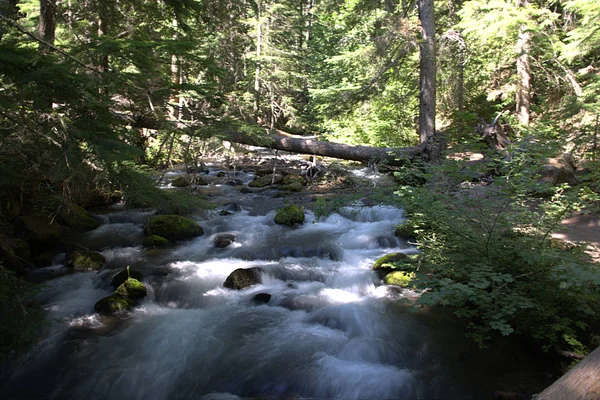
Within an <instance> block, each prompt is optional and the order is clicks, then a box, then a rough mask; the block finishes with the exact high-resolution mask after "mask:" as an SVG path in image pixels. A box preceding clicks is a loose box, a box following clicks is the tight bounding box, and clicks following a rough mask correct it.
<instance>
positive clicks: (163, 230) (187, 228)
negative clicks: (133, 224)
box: [144, 215, 204, 240]
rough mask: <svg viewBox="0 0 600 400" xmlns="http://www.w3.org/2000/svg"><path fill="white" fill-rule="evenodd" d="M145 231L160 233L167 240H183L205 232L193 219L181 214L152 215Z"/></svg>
mask: <svg viewBox="0 0 600 400" xmlns="http://www.w3.org/2000/svg"><path fill="white" fill-rule="evenodd" d="M144 233H145V234H146V235H147V236H151V235H158V236H162V237H163V238H165V239H167V240H181V239H189V238H192V237H196V236H200V235H202V234H204V230H203V229H202V228H201V227H200V226H199V225H198V224H197V223H196V222H195V221H193V220H191V219H189V218H185V217H181V216H179V215H158V216H156V217H152V218H151V219H150V221H149V222H148V224H147V225H146V227H145V228H144Z"/></svg>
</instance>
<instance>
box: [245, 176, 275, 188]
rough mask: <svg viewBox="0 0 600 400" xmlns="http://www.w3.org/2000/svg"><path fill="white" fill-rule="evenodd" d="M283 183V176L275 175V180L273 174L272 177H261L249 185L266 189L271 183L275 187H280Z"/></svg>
mask: <svg viewBox="0 0 600 400" xmlns="http://www.w3.org/2000/svg"><path fill="white" fill-rule="evenodd" d="M281 182H283V176H281V175H278V174H275V179H273V175H272V174H271V175H265V176H261V177H260V178H257V179H255V180H253V181H252V182H250V183H249V184H248V186H250V187H265V186H270V185H271V183H273V184H274V185H278V184H280V183H281Z"/></svg>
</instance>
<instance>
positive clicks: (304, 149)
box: [223, 130, 421, 166]
mask: <svg viewBox="0 0 600 400" xmlns="http://www.w3.org/2000/svg"><path fill="white" fill-rule="evenodd" d="M223 137H224V138H226V140H229V141H231V142H235V143H240V144H245V145H250V146H259V147H266V148H270V149H274V150H283V151H289V152H292V153H300V154H313V155H318V156H324V157H333V158H339V159H342V160H352V161H361V162H367V163H368V162H376V163H382V164H387V165H392V166H398V165H404V164H406V162H408V161H410V160H411V159H413V158H415V157H416V156H417V155H419V154H420V153H421V148H420V147H403V148H390V147H369V146H351V145H347V144H341V143H331V142H323V141H319V140H313V139H303V138H299V137H291V136H286V135H281V134H279V133H276V132H274V131H270V132H269V133H267V134H266V135H264V136H263V135H248V134H245V133H242V132H239V131H233V130H229V131H226V132H224V133H223Z"/></svg>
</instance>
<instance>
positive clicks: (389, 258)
mask: <svg viewBox="0 0 600 400" xmlns="http://www.w3.org/2000/svg"><path fill="white" fill-rule="evenodd" d="M405 262H406V263H412V262H413V261H412V260H411V258H410V257H409V256H407V255H406V254H404V253H390V254H386V255H385V256H383V257H380V258H379V259H377V261H375V264H373V269H375V270H376V269H382V268H394V267H395V265H397V264H399V263H405Z"/></svg>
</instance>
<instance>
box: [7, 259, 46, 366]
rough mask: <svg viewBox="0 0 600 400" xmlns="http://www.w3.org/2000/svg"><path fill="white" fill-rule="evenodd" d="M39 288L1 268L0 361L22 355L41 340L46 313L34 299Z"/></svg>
mask: <svg viewBox="0 0 600 400" xmlns="http://www.w3.org/2000/svg"><path fill="white" fill-rule="evenodd" d="M37 291H38V288H37V287H36V286H35V285H33V284H31V283H29V282H27V281H25V280H23V279H21V278H18V277H17V276H15V274H14V273H13V272H11V271H8V270H7V269H6V268H4V267H3V266H2V265H0V360H4V359H5V358H6V357H7V356H8V355H10V353H11V352H13V351H14V352H16V354H22V353H23V352H25V351H26V350H28V349H29V348H30V346H32V345H33V344H34V343H35V342H36V341H37V340H38V338H39V337H40V335H41V333H42V329H43V327H44V325H45V324H44V313H43V310H42V309H41V307H39V305H38V304H36V303H35V302H34V301H33V300H32V298H33V296H34V295H35V294H36V293H37Z"/></svg>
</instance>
